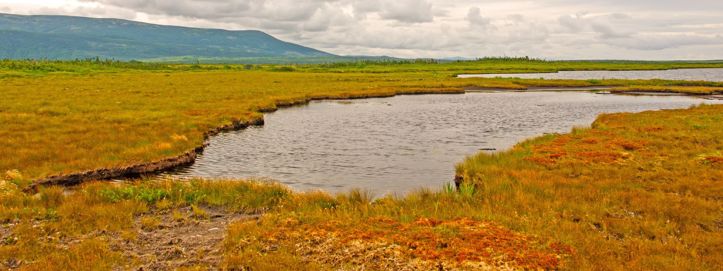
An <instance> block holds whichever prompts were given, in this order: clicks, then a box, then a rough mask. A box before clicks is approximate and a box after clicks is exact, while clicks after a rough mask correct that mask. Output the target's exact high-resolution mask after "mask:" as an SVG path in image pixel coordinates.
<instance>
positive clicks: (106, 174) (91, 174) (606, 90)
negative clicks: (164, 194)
mask: <svg viewBox="0 0 723 271" xmlns="http://www.w3.org/2000/svg"><path fill="white" fill-rule="evenodd" d="M613 88H614V87H610V86H592V87H528V88H526V89H505V88H474V87H467V88H461V89H459V90H450V89H437V90H435V89H431V90H422V91H414V90H411V91H409V90H407V91H399V92H394V93H371V94H358V95H350V96H348V97H330V96H318V97H307V98H305V99H298V100H292V101H288V102H287V101H276V102H275V104H274V107H270V108H261V109H259V110H258V112H259V113H270V112H275V111H277V110H279V109H282V108H287V107H293V106H303V105H308V104H309V103H310V102H312V101H335V100H337V101H338V100H356V99H367V98H390V97H394V96H402V95H430V94H445V95H449V94H466V93H484V92H497V91H505V92H541V91H576V92H599V93H600V94H611V95H656V94H657V95H660V94H661V93H660V92H645V91H637V92H635V93H634V94H633V93H626V92H615V91H611V90H612V89H613ZM671 94H673V95H676V94H677V95H680V96H693V97H701V98H705V97H707V96H711V97H712V99H720V98H717V96H716V95H694V94H690V93H671ZM671 94H668V95H671ZM708 99H711V98H708ZM263 125H264V117H263V115H262V116H261V117H260V118H257V119H252V120H249V121H243V122H242V121H239V120H233V121H232V123H231V124H227V125H223V126H220V127H216V128H214V129H211V130H209V131H207V132H205V133H204V134H203V143H202V144H201V145H200V146H196V147H194V148H193V149H191V150H187V151H185V152H183V153H182V154H180V155H176V156H171V157H166V158H163V159H160V160H155V161H150V162H142V163H137V164H131V165H126V166H118V167H112V168H97V169H92V170H87V171H81V172H75V173H70V174H57V175H51V176H48V177H44V178H40V179H36V180H33V181H32V183H31V184H30V185H29V186H28V187H27V188H25V189H24V191H26V192H31V191H33V192H37V190H38V188H39V187H41V186H74V185H79V184H82V183H84V182H87V181H94V180H97V181H101V180H112V179H129V178H138V177H141V176H144V175H149V174H156V173H162V172H168V171H172V170H174V169H177V168H179V167H184V166H189V165H192V164H193V163H195V161H196V158H197V157H198V155H199V154H202V153H203V151H204V150H205V148H206V147H207V146H209V145H210V142H209V138H210V137H211V136H215V135H218V134H220V133H225V132H232V131H240V130H243V129H246V128H248V127H251V126H263ZM455 177H456V176H455ZM455 179H456V178H455ZM455 181H456V180H455Z"/></svg>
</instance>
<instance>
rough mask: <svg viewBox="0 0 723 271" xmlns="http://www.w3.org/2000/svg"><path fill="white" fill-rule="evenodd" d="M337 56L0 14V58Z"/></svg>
mask: <svg viewBox="0 0 723 271" xmlns="http://www.w3.org/2000/svg"><path fill="white" fill-rule="evenodd" d="M95 57H100V58H112V59H118V60H144V59H173V58H178V59H194V58H205V59H243V58H279V57H289V58H295V59H298V58H305V57H312V58H335V57H336V56H335V55H332V54H329V53H326V52H322V51H319V50H316V49H312V48H308V47H304V46H301V45H298V44H294V43H289V42H285V41H281V40H279V39H276V38H274V37H272V36H271V35H268V34H266V33H264V32H261V31H256V30H244V31H229V30H221V29H203V28H189V27H179V26H165V25H155V24H147V23H140V22H134V21H128V20H120V19H95V18H86V17H73V16H48V15H39V16H23V15H11V14H1V13H0V59H3V58H10V59H26V58H34V59H40V58H44V59H77V58H95Z"/></svg>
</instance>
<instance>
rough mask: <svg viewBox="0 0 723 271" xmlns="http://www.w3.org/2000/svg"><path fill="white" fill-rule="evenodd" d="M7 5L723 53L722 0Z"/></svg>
mask: <svg viewBox="0 0 723 271" xmlns="http://www.w3.org/2000/svg"><path fill="white" fill-rule="evenodd" d="M0 13H16V14H62V15H78V16H89V17H104V18H122V19H129V20H136V21H143V22H149V23H158V24H172V25H183V26H193V27H213V28H224V29H231V30H241V29H258V30H261V31H265V32H267V33H269V34H272V35H274V36H276V37H278V38H280V39H283V40H286V41H291V42H295V43H299V44H302V45H306V46H310V47H314V48H317V49H321V50H324V51H327V52H331V53H335V54H341V55H389V56H396V57H455V56H461V57H482V56H530V57H538V58H548V59H723V0H687V1H683V0H635V1H632V0H607V1H603V0H587V1H579V0H534V1H532V0H529V1H523V0H389V1H380V0H267V1H264V0H229V1H222V0H185V1H184V0H0Z"/></svg>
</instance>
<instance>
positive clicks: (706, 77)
mask: <svg viewBox="0 0 723 271" xmlns="http://www.w3.org/2000/svg"><path fill="white" fill-rule="evenodd" d="M458 77H459V78H472V77H482V78H495V77H502V78H508V77H513V78H523V79H539V78H543V79H576V80H588V79H667V80H695V81H718V82H720V81H723V69H719V68H716V69H678V70H658V71H649V70H645V71H560V72H556V73H518V74H460V75H458Z"/></svg>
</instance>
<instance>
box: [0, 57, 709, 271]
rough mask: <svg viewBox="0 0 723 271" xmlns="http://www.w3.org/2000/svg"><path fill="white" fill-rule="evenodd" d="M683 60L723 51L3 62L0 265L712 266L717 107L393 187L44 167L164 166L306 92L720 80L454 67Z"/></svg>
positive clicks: (507, 154)
mask: <svg viewBox="0 0 723 271" xmlns="http://www.w3.org/2000/svg"><path fill="white" fill-rule="evenodd" d="M680 68H723V63H722V62H632V61H607V62H606V61H598V62H593V61H577V62H575V61H541V60H529V59H482V60H477V61H459V62H436V61H385V62H369V61H359V62H353V63H330V64H306V65H260V64H259V65H199V64H196V65H184V64H155V63H141V62H115V61H101V60H84V61H32V60H28V61H13V60H1V61H0V123H1V124H2V129H0V143H2V144H0V153H1V154H3V155H2V156H1V157H0V179H2V180H1V181H0V221H1V222H2V223H1V224H0V238H2V239H0V242H1V243H0V265H2V266H3V268H10V269H15V268H18V269H21V270H49V269H58V270H60V269H62V270H106V269H137V268H139V267H143V269H144V270H155V269H188V270H199V269H206V268H208V267H222V268H227V269H240V270H279V269H296V270H306V269H308V270H326V269H334V268H343V269H344V270H346V269H349V270H362V269H363V270H468V269H482V270H485V269H536V270H539V269H546V270H554V269H563V270H719V269H720V267H721V266H723V255H721V252H720V250H721V247H723V217H722V213H721V210H723V201H721V195H723V185H722V184H721V181H722V180H723V105H700V106H695V107H692V108H689V109H682V110H661V111H648V112H642V113H634V114H633V113H617V114H604V115H601V116H599V117H598V119H597V120H596V121H595V122H594V123H593V124H592V126H591V127H589V128H575V129H572V131H571V132H569V133H566V134H551V135H544V136H540V137H537V138H533V139H530V140H527V141H524V142H521V143H519V144H518V145H516V146H515V147H513V148H512V149H510V150H507V151H504V152H500V153H494V154H488V153H480V154H478V155H475V156H472V157H468V158H466V159H465V158H464V157H460V164H459V165H458V166H457V169H456V171H457V181H458V182H459V187H454V186H453V185H450V186H447V187H444V188H443V189H441V190H439V191H437V190H428V189H421V188H420V190H419V191H417V192H414V193H410V194H409V195H406V196H403V197H393V196H387V197H382V198H374V197H373V196H371V195H369V194H368V193H366V192H364V191H360V190H354V191H349V192H347V193H343V194H338V195H330V194H327V193H323V192H307V193H297V192H292V191H290V190H289V189H288V188H286V187H284V186H282V185H279V184H273V183H264V182H255V181H248V180H200V179H195V180H166V179H162V178H160V177H152V178H142V177H141V178H137V179H133V180H127V181H122V182H119V181H111V182H109V181H107V180H93V177H94V176H96V177H97V176H100V175H83V176H85V177H82V176H81V177H77V178H76V179H74V180H75V181H79V182H81V184H79V185H74V186H60V185H50V184H66V183H67V184H70V183H73V180H70V181H69V179H67V178H64V177H67V176H71V175H73V174H78V173H82V172H95V173H98V172H99V170H106V171H102V172H122V171H123V170H124V169H128V168H129V166H131V165H139V166H137V167H135V168H134V170H138V169H147V170H148V171H151V170H158V169H163V164H162V163H161V164H153V165H151V166H149V163H154V162H158V161H166V162H169V161H170V162H169V163H170V164H173V163H172V162H173V161H175V160H173V159H176V158H178V157H183V155H184V154H189V155H191V156H192V155H193V153H195V152H196V151H197V150H198V149H199V148H202V147H203V145H204V142H205V140H206V138H207V137H208V136H209V135H213V134H215V133H218V132H222V131H224V130H233V129H240V128H244V127H246V126H248V125H251V124H258V123H260V122H261V121H262V118H263V112H269V111H272V110H276V109H277V108H279V107H284V106H289V105H294V104H302V103H306V102H308V101H310V100H313V99H346V98H365V97H387V96H393V95H397V94H424V93H464V92H465V90H468V89H488V88H494V89H510V90H524V89H528V88H533V87H590V86H605V87H611V92H635V93H640V92H661V91H662V92H677V93H684V94H689V95H711V94H720V93H721V92H723V83H720V82H702V81H670V80H542V79H509V78H508V79H505V78H491V79H485V78H456V76H455V75H457V74H471V73H526V72H555V71H560V70H654V69H680ZM571 128H572V127H571ZM193 157H195V156H193ZM193 157H191V158H190V159H191V161H192V158H193ZM185 162H188V161H185ZM170 164H169V165H170ZM129 173H134V172H129ZM135 173H138V174H142V173H145V172H143V171H138V172H135ZM108 177H111V178H116V177H118V176H115V175H113V176H111V175H108ZM452 177H453V176H450V180H451V179H452Z"/></svg>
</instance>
